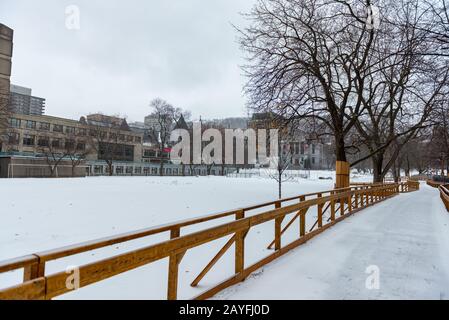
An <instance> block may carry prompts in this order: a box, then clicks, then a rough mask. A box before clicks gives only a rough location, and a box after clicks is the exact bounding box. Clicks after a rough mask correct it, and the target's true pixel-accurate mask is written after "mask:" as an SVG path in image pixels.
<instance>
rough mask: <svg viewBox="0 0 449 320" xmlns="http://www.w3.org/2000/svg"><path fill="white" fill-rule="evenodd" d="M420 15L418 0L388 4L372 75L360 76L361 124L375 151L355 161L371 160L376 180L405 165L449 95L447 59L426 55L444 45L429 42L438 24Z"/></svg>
mask: <svg viewBox="0 0 449 320" xmlns="http://www.w3.org/2000/svg"><path fill="white" fill-rule="evenodd" d="M386 13H388V14H386ZM420 13H421V8H420V7H419V5H418V1H416V0H402V1H401V0H399V1H394V2H391V3H390V2H388V8H384V15H385V16H384V18H383V19H382V21H381V24H380V26H379V28H378V29H377V30H376V38H375V39H374V41H373V49H372V54H371V55H370V57H369V59H368V64H367V66H366V68H367V69H369V70H370V74H369V76H368V77H366V78H365V79H363V82H360V80H359V79H356V84H357V85H358V86H364V90H363V91H362V103H363V105H364V110H365V112H364V113H363V114H362V115H361V116H359V117H358V119H357V122H356V128H357V131H358V133H359V134H360V139H361V141H362V142H363V144H364V145H365V146H366V147H367V148H368V150H369V152H368V154H367V155H365V156H363V157H360V158H359V159H358V160H357V161H355V162H353V163H352V165H353V166H354V165H357V164H358V163H360V162H362V161H365V160H367V159H369V158H371V160H372V162H373V169H374V182H381V181H383V178H384V177H385V175H386V174H387V173H388V172H389V171H390V170H391V169H392V168H393V167H396V168H397V167H398V166H399V163H398V160H401V159H399V158H401V150H402V149H403V148H404V146H405V145H407V143H409V142H410V141H411V140H412V139H413V138H415V137H416V135H417V134H418V133H419V132H420V130H422V129H423V128H425V127H427V126H429V125H430V122H429V121H430V115H431V113H432V110H433V109H434V108H435V107H436V106H438V104H440V103H441V102H442V101H444V99H445V97H446V96H447V82H448V69H447V67H446V66H447V62H446V61H445V59H441V58H440V59H435V57H434V56H432V57H431V56H429V55H425V54H422V52H432V51H437V50H438V45H435V44H434V43H432V42H429V41H427V39H428V38H429V37H430V35H431V34H432V28H433V26H432V25H431V24H429V23H428V21H427V18H426V15H424V14H420ZM396 21H401V22H402V24H397V23H396ZM399 162H400V161H399ZM399 167H400V166H399ZM393 172H394V173H395V177H396V178H398V177H399V175H398V174H397V173H398V172H397V170H393Z"/></svg>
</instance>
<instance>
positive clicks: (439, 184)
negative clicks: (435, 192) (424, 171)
mask: <svg viewBox="0 0 449 320" xmlns="http://www.w3.org/2000/svg"><path fill="white" fill-rule="evenodd" d="M426 183H427V185H429V186H431V187H432V188H437V189H438V188H439V187H440V186H441V185H442V184H443V183H441V182H436V181H433V180H427V181H426Z"/></svg>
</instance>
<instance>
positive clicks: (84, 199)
mask: <svg viewBox="0 0 449 320" xmlns="http://www.w3.org/2000/svg"><path fill="white" fill-rule="evenodd" d="M332 187H333V181H332V180H318V179H316V180H314V179H310V180H304V179H301V180H295V181H289V182H286V183H284V196H286V197H288V196H294V195H299V194H303V193H310V192H316V191H324V190H329V189H332ZM0 192H1V194H2V195H3V196H2V200H3V201H2V219H1V224H0V260H4V259H9V258H15V257H19V256H22V255H26V254H31V253H35V252H39V251H43V250H48V249H54V248H58V247H62V246H65V245H70V244H76V243H79V242H83V241H87V240H93V239H97V238H101V237H105V236H111V235H115V234H119V233H123V232H127V231H133V230H139V229H142V228H146V227H151V226H156V225H161V224H165V223H169V222H175V221H178V220H184V219H187V218H193V217H197V216H201V215H205V214H211V213H218V212H221V211H225V210H230V209H236V208H240V207H244V206H249V205H253V204H257V203H262V202H267V201H271V200H275V199H276V196H277V183H276V182H275V181H274V180H272V179H265V178H251V179H247V178H226V177H98V178H86V179H26V180H20V179H10V180H0ZM226 221H230V218H225V219H220V220H217V221H214V222H212V223H209V224H210V225H212V224H214V225H216V224H221V223H224V222H226ZM207 225H208V224H202V225H201V226H198V227H202V228H204V227H205V226H207ZM198 227H189V228H185V229H182V233H184V234H185V233H190V232H192V231H194V230H196V229H195V228H198ZM264 231H266V234H263V235H260V236H259V237H257V235H258V234H257V232H264ZM272 234H273V228H272V226H268V225H267V226H264V227H263V228H261V229H260V230H257V231H256V234H255V236H256V238H258V239H256V240H260V241H262V242H260V241H259V243H258V242H257V241H251V242H252V243H254V250H251V251H252V252H251V253H249V254H248V256H249V257H248V259H250V260H249V261H251V260H254V261H255V259H257V258H258V257H259V258H260V257H262V256H264V255H267V254H268V253H269V252H268V251H267V250H266V249H265V247H266V245H267V243H266V242H267V241H268V242H270V241H271V239H270V238H271V237H272ZM253 236H254V235H253ZM167 238H168V234H163V235H160V236H152V237H148V238H145V239H141V240H136V241H131V242H128V243H126V244H122V245H118V246H113V247H108V248H105V249H100V250H96V251H94V252H89V253H86V254H81V255H77V256H73V257H70V258H68V259H62V260H57V261H55V262H51V263H49V264H48V265H47V268H46V272H47V274H50V273H53V272H57V271H63V270H65V269H66V268H67V266H72V265H81V264H85V263H88V262H91V261H96V260H98V259H101V258H103V257H109V256H112V255H116V254H118V253H122V252H126V251H128V250H131V249H134V248H138V247H143V246H146V245H148V244H151V243H154V242H156V241H160V240H163V239H167ZM226 241H227V239H222V240H220V241H215V242H214V243H211V244H208V245H205V246H202V247H200V248H197V249H194V250H191V251H189V252H188V254H187V255H186V257H185V258H184V260H183V263H182V264H181V270H182V272H181V277H180V278H181V279H180V281H179V283H180V292H179V293H180V297H181V298H183V297H184V298H190V297H193V296H194V295H196V294H199V293H201V292H202V291H203V290H204V287H200V288H199V289H193V288H190V286H189V284H190V282H191V281H192V280H193V278H194V277H195V276H196V275H197V273H198V272H199V271H201V269H202V268H203V267H204V266H205V265H206V264H207V262H209V260H210V259H211V258H212V257H213V256H214V255H215V253H216V252H217V251H218V250H219V249H220V247H221V246H222V245H223V244H224V243H225V242H226ZM258 245H260V246H259V247H257V246H258ZM232 263H233V262H232V249H231V250H230V252H229V255H228V256H226V257H224V258H223V260H222V263H221V264H220V265H217V266H216V269H214V270H213V271H212V272H211V274H210V276H207V277H206V278H205V279H204V282H203V283H202V284H203V285H205V286H211V285H213V284H215V283H217V282H218V281H222V280H224V279H225V278H224V277H225V276H230V275H231V274H232V270H233V269H234V268H233V265H232ZM166 264H167V261H165V260H164V261H161V262H157V263H153V264H151V265H148V266H145V267H143V268H139V269H137V270H134V271H131V272H128V273H126V274H123V275H121V276H118V277H115V278H113V279H110V280H106V281H103V282H101V283H98V284H95V285H92V286H90V287H87V288H83V289H82V290H80V291H79V292H76V293H72V294H69V295H67V296H66V297H67V298H137V299H138V298H141V299H159V298H161V299H164V298H165V297H166V278H167V276H166V272H167V268H166ZM220 270H221V271H220ZM183 278H184V279H183ZM20 279H21V274H20V273H19V272H15V273H7V274H3V275H1V274H0V287H6V286H9V285H12V284H16V283H19V282H20Z"/></svg>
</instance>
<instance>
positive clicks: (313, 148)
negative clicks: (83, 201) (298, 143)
mask: <svg viewBox="0 0 449 320" xmlns="http://www.w3.org/2000/svg"><path fill="white" fill-rule="evenodd" d="M312 154H315V145H314V144H312Z"/></svg>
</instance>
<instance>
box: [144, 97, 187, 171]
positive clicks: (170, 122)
mask: <svg viewBox="0 0 449 320" xmlns="http://www.w3.org/2000/svg"><path fill="white" fill-rule="evenodd" d="M150 107H151V108H152V110H153V112H152V114H151V116H152V117H153V120H154V121H153V123H152V129H153V130H154V131H155V132H157V133H158V149H159V158H160V168H159V174H160V175H161V176H163V175H164V161H165V159H164V158H163V157H162V155H163V154H166V152H165V149H166V148H167V147H168V144H169V142H170V135H171V131H172V130H173V127H174V124H175V123H176V121H178V119H179V118H180V117H181V115H182V114H183V111H182V109H180V108H175V107H173V106H172V105H171V104H169V103H168V102H167V101H165V100H163V99H160V98H156V99H154V100H153V101H151V103H150Z"/></svg>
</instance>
